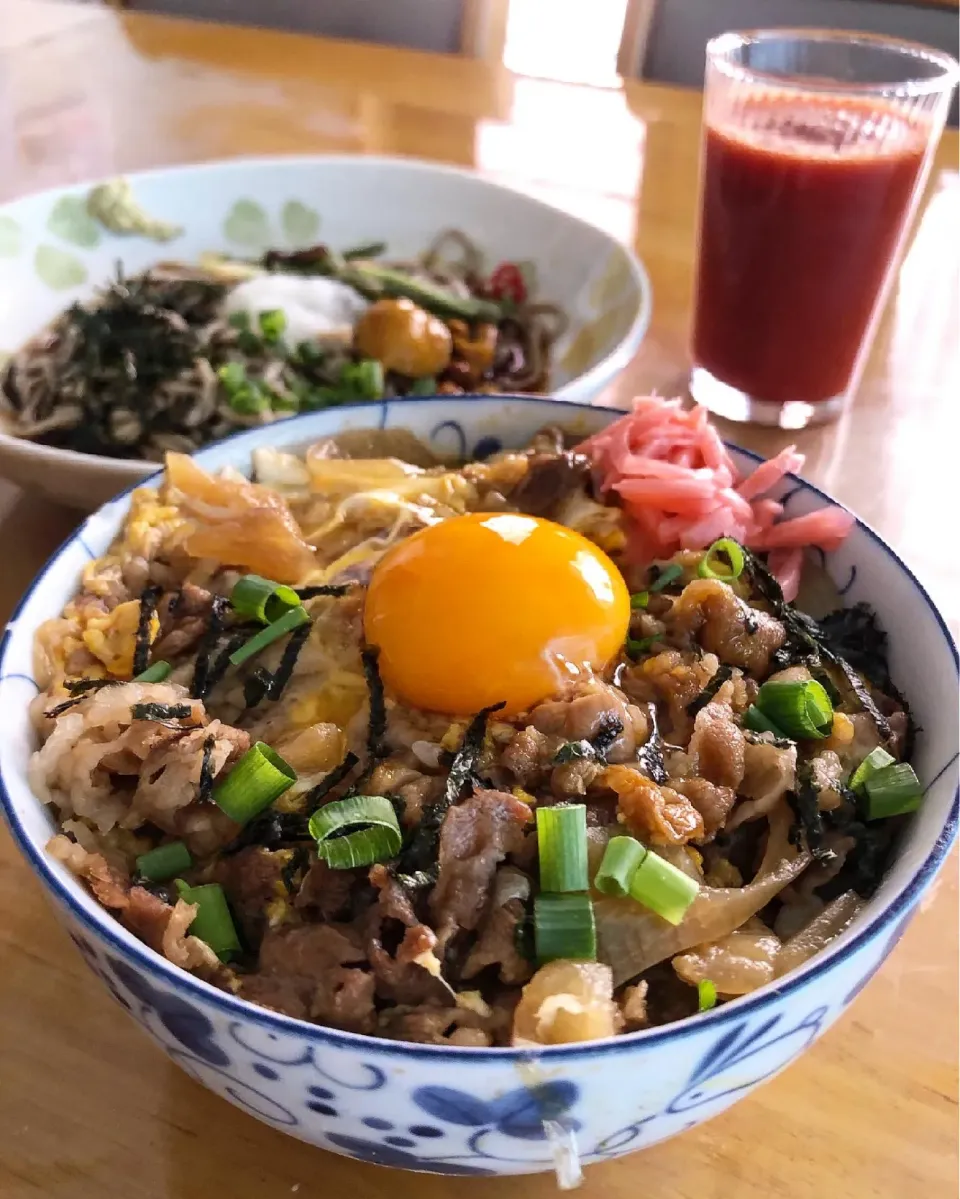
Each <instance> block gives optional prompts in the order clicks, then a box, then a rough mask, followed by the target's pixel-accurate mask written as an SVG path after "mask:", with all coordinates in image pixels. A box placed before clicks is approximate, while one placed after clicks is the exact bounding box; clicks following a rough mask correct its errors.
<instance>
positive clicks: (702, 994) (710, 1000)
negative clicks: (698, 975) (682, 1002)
mask: <svg viewBox="0 0 960 1199" xmlns="http://www.w3.org/2000/svg"><path fill="white" fill-rule="evenodd" d="M716 1006H717V988H716V987H715V986H714V984H713V983H712V982H711V981H710V979H709V978H702V979H701V980H700V981H699V982H698V983H697V1009H698V1010H699V1011H701V1012H709V1011H710V1009H711V1008H713V1007H716Z"/></svg>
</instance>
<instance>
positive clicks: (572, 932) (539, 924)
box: [533, 892, 597, 965]
mask: <svg viewBox="0 0 960 1199" xmlns="http://www.w3.org/2000/svg"><path fill="white" fill-rule="evenodd" d="M533 922H534V936H535V940H536V948H537V961H538V962H539V963H540V964H541V965H543V964H544V963H545V962H554V961H557V960H558V959H560V958H564V959H569V960H571V961H586V962H594V961H596V958H597V929H596V924H595V922H594V916H593V904H592V903H591V902H590V896H589V895H578V894H575V893H572V892H571V893H570V894H567V895H551V894H545V895H538V896H537V897H536V899H535V900H534V901H533Z"/></svg>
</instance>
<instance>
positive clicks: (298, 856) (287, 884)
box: [280, 845, 310, 895]
mask: <svg viewBox="0 0 960 1199" xmlns="http://www.w3.org/2000/svg"><path fill="white" fill-rule="evenodd" d="M309 865H310V850H309V848H308V847H307V846H306V845H297V846H295V847H294V850H293V854H292V856H291V858H290V861H289V862H287V864H286V866H284V868H283V869H282V870H281V871H280V883H281V885H282V886H283V889H284V890H285V891H286V893H287V894H288V895H293V894H294V893H295V892H297V891H299V890H300V887H301V885H302V883H303V879H300V881H299V882H297V881H296V876H297V875H298V874H299V873H300V871H302V870H303V871H305V870H306V869H307V868H308V867H309Z"/></svg>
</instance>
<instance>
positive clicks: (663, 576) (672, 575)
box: [647, 562, 683, 595]
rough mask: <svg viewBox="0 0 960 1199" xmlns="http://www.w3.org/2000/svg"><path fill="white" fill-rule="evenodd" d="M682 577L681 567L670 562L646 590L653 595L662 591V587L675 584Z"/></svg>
mask: <svg viewBox="0 0 960 1199" xmlns="http://www.w3.org/2000/svg"><path fill="white" fill-rule="evenodd" d="M682 575H683V567H682V566H679V565H678V564H677V563H676V562H672V563H671V564H670V565H669V566H665V567H664V568H663V570H661V571H660V573H659V575H657V578H656V581H655V582H653V583H651V584H650V586H649V587H648V588H647V590H648V591H649V592H650V594H651V595H653V594H654V593H655V592H657V591H662V590H663V589H664V587H669V586H670V584H671V583H675V582H676V581H677V579H679V578H680V577H681V576H682Z"/></svg>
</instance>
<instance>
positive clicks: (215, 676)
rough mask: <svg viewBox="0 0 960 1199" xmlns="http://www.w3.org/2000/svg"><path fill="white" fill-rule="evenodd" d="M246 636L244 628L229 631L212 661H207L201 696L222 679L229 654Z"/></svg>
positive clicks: (204, 696) (227, 665) (225, 671)
mask: <svg viewBox="0 0 960 1199" xmlns="http://www.w3.org/2000/svg"><path fill="white" fill-rule="evenodd" d="M247 637H248V631H247V630H246V629H238V630H237V631H236V632H234V633H231V634H230V637H229V638H228V639H227V641H226V644H225V645H224V646H223V648H222V649H221V650H220V651H219V652H218V653H217V656H216V658H214V659H213V661H212V662H208V663H207V674H206V680H205V683H204V693H203V697H202V698H206V697H207V696H208V695H209V694H210V692H211V691H212V690H213V689H214V687H216V686H217V685H218V684H219V683H220V681H221V680H222V679H223V676H224V675H225V674H226V673H227V669H228V667H229V666H230V655H231V654H232V653H233V651H234V650H237V649H239V648H240V646H241V645H243V644H244V643H245V642H246V640H247ZM211 656H212V655H211Z"/></svg>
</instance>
